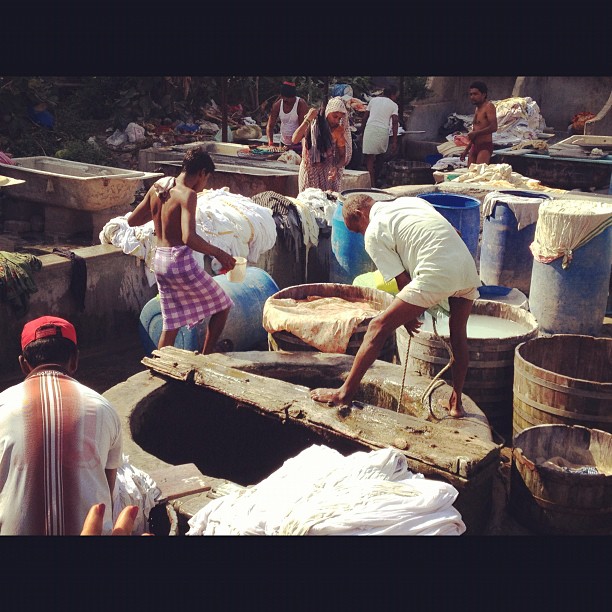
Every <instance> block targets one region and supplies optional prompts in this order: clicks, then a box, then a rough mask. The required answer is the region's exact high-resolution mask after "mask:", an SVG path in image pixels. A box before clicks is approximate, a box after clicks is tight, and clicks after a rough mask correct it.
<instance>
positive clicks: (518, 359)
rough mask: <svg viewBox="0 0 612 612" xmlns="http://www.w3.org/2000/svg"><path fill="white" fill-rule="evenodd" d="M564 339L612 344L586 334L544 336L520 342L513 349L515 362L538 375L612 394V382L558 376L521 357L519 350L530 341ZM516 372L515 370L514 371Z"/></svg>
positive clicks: (611, 339)
mask: <svg viewBox="0 0 612 612" xmlns="http://www.w3.org/2000/svg"><path fill="white" fill-rule="evenodd" d="M566 337H571V338H589V339H591V340H603V341H604V342H611V343H612V338H599V337H595V336H587V335H586V334H553V335H552V336H549V337H545V336H541V337H539V338H530V339H529V340H526V341H525V342H521V343H520V344H518V345H517V346H516V348H515V349H514V359H515V362H518V363H520V364H523V363H525V364H529V365H530V366H531V368H533V369H534V370H535V372H536V373H538V374H539V373H540V372H542V373H543V372H547V373H548V374H552V375H553V376H555V377H558V378H564V379H565V380H567V381H573V382H577V383H583V384H585V385H587V386H589V385H592V386H597V387H598V388H602V387H603V389H604V390H605V391H606V390H610V391H611V392H612V382H609V383H607V382H598V381H595V380H589V379H588V378H575V377H572V376H568V375H567V374H560V373H559V372H555V371H554V370H547V369H546V368H543V367H541V366H538V365H536V364H535V363H532V362H531V361H528V360H527V359H525V357H523V355H521V353H520V349H521V348H522V347H523V346H524V345H525V344H527V342H531V341H536V340H544V341H549V340H551V338H566ZM515 371H516V369H515ZM542 379H543V380H548V379H547V378H545V377H542Z"/></svg>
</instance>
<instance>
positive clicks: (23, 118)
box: [0, 75, 428, 164]
mask: <svg viewBox="0 0 612 612" xmlns="http://www.w3.org/2000/svg"><path fill="white" fill-rule="evenodd" d="M222 79H225V84H226V86H227V89H226V93H227V103H228V104H229V105H232V106H235V105H237V104H241V105H242V108H243V112H244V115H245V116H251V117H253V118H254V119H255V120H257V121H260V122H263V121H265V120H266V118H267V113H268V112H269V107H270V105H271V104H272V102H273V101H274V100H275V99H276V98H277V97H278V95H279V91H280V86H281V83H282V82H283V81H286V80H289V81H293V82H295V83H296V86H297V93H298V95H299V96H301V97H303V98H304V99H305V100H306V101H307V102H308V104H309V105H311V106H316V105H318V104H319V103H321V102H322V101H323V100H324V99H325V98H326V97H327V96H328V92H326V91H325V85H326V84H327V85H329V86H330V87H331V86H332V85H334V84H335V83H347V84H349V85H351V87H352V88H353V95H354V96H355V97H358V98H361V99H363V94H367V95H371V93H372V90H373V86H372V77H368V76H330V77H322V76H293V75H291V76H289V75H286V76H276V77H275V76H230V77H219V76H215V77H201V76H200V77H188V76H175V77H163V76H160V77H153V76H147V77H130V76H121V77H71V78H69V77H0V150H3V151H6V152H8V153H11V154H12V155H13V156H14V157H28V156H32V155H55V154H56V152H57V153H58V154H61V156H63V157H65V158H66V159H73V160H75V161H84V162H87V163H102V164H103V163H105V159H106V158H108V157H109V155H110V153H109V152H108V151H107V150H106V149H105V147H104V145H103V144H102V145H101V147H100V148H96V147H94V146H92V145H91V144H90V143H88V142H87V140H88V139H89V138H90V137H91V136H96V135H100V134H103V133H105V131H106V130H107V129H109V128H110V129H111V130H115V129H121V130H123V129H125V127H126V126H127V124H128V123H130V122H132V121H135V122H137V123H139V124H143V123H146V122H151V121H155V120H163V119H166V118H168V119H170V120H171V121H175V120H180V121H194V120H198V119H200V118H202V116H203V109H204V108H205V107H206V105H208V104H209V103H210V102H211V100H214V101H215V102H216V103H217V105H218V106H221V103H222V98H221V92H222ZM396 79H397V80H398V82H399V81H400V80H401V82H402V83H403V92H402V93H403V96H402V97H403V100H404V102H405V103H408V102H410V101H411V100H415V99H421V98H424V97H426V96H427V95H428V90H427V87H426V82H427V77H401V78H400V77H396ZM41 103H44V104H45V105H46V108H47V110H49V112H51V113H52V114H53V115H54V117H55V125H54V128H53V129H48V128H43V127H41V126H39V125H37V124H35V123H34V122H33V121H32V120H31V119H30V118H29V116H28V109H29V108H31V107H32V106H35V105H37V104H41Z"/></svg>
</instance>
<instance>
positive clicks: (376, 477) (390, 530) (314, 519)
mask: <svg viewBox="0 0 612 612" xmlns="http://www.w3.org/2000/svg"><path fill="white" fill-rule="evenodd" d="M457 495H458V491H457V489H455V488H454V487H453V486H452V485H450V484H448V483H445V482H439V481H436V480H429V479H426V478H424V477H423V475H422V474H414V473H412V472H410V471H409V470H408V468H407V463H406V457H405V456H404V455H403V454H402V453H400V452H399V451H398V450H397V449H394V448H383V449H380V450H376V451H370V452H356V453H353V454H352V455H349V456H348V457H344V456H343V455H342V454H340V453H339V452H338V451H335V450H333V449H331V448H329V447H327V446H323V445H313V446H311V447H310V448H307V449H306V450H304V451H302V452H301V453H299V454H298V455H297V456H295V457H293V458H291V459H289V460H287V461H285V463H284V464H283V465H282V467H281V468H280V469H278V470H277V471H276V472H274V473H273V474H271V475H270V476H268V478H266V479H264V480H263V481H261V482H260V483H259V484H257V485H255V486H251V487H247V488H245V489H241V490H239V491H234V492H230V493H229V494H227V495H225V496H223V497H219V498H217V499H215V500H213V501H211V502H209V503H208V504H207V505H206V506H204V507H203V508H202V509H201V510H199V511H198V512H197V513H196V514H195V515H194V516H193V517H192V518H191V519H190V520H189V526H190V529H189V531H188V532H187V535H461V534H462V533H464V532H465V530H466V526H465V523H464V522H463V520H462V519H461V515H460V514H459V512H458V511H457V510H456V509H455V508H454V507H453V503H454V501H455V499H456V498H457Z"/></svg>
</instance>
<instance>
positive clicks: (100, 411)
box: [0, 316, 122, 535]
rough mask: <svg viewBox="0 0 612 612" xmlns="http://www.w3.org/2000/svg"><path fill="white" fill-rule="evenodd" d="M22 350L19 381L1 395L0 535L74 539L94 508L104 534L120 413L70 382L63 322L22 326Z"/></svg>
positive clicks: (74, 359)
mask: <svg viewBox="0 0 612 612" xmlns="http://www.w3.org/2000/svg"><path fill="white" fill-rule="evenodd" d="M21 350H22V353H21V355H20V357H19V363H20V365H21V369H22V371H23V373H24V374H25V375H26V378H25V380H24V381H23V382H21V383H19V384H18V385H15V386H13V387H10V388H8V389H6V390H5V391H3V392H2V393H0V535H78V534H80V533H81V530H82V528H83V523H84V521H85V519H86V517H87V514H88V512H89V510H90V508H91V507H92V506H93V505H94V504H98V503H104V504H105V508H106V512H105V516H104V528H103V531H104V533H111V531H112V492H113V489H114V486H115V479H116V475H117V468H119V467H120V465H121V463H122V454H121V450H122V448H121V443H122V441H121V421H120V419H119V415H118V414H117V412H116V411H115V409H114V408H113V407H112V406H111V405H110V404H109V402H108V401H107V400H106V399H105V398H104V397H103V396H102V395H100V394H99V393H96V392H95V391H93V390H92V389H89V388H88V387H86V386H84V385H82V384H81V383H79V382H78V381H76V380H75V379H74V378H73V377H72V376H73V375H74V373H75V371H76V369H77V365H78V349H77V336H76V331H75V329H74V326H73V325H72V324H71V323H70V322H68V321H66V320H65V319H61V318H59V317H53V316H45V317H40V318H38V319H35V320H33V321H30V322H28V323H26V325H25V326H24V328H23V331H22V334H21Z"/></svg>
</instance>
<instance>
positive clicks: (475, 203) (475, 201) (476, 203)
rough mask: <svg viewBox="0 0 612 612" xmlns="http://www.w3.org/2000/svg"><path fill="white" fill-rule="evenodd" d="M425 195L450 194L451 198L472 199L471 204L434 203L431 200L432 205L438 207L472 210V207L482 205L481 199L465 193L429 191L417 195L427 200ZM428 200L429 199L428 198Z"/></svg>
mask: <svg viewBox="0 0 612 612" xmlns="http://www.w3.org/2000/svg"><path fill="white" fill-rule="evenodd" d="M425 196H450V197H451V198H459V199H463V200H471V202H469V206H461V207H457V206H445V205H444V204H434V203H433V202H429V203H430V204H431V205H432V206H435V207H436V208H444V209H448V210H471V209H472V208H476V207H480V200H479V199H478V198H475V197H473V196H468V195H463V194H461V193H443V192H439V191H431V192H429V193H420V194H419V195H418V196H417V197H418V198H422V199H424V200H426V197H425ZM427 201H428V200H427Z"/></svg>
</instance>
